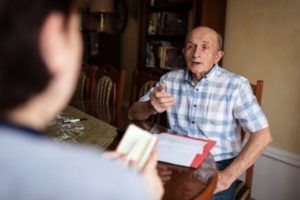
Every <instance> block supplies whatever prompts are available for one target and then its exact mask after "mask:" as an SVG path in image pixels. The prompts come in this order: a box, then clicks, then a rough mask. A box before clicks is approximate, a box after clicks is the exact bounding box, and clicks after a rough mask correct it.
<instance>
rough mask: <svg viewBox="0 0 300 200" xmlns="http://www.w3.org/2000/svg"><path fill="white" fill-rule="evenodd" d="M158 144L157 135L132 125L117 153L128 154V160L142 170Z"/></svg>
mask: <svg viewBox="0 0 300 200" xmlns="http://www.w3.org/2000/svg"><path fill="white" fill-rule="evenodd" d="M156 143H157V136H156V135H153V134H151V133H150V132H148V131H145V130H143V129H141V128H139V127H137V126H136V125H134V124H131V125H129V126H128V128H127V130H126V132H125V134H124V136H123V138H122V140H121V142H120V144H119V145H118V147H117V150H116V151H117V152H120V153H123V154H126V155H127V156H126V158H127V159H128V160H133V161H135V162H136V163H137V169H138V170H141V169H143V167H144V165H145V163H146V162H147V160H148V159H149V156H150V154H151V152H152V151H153V149H154V148H155V145H156Z"/></svg>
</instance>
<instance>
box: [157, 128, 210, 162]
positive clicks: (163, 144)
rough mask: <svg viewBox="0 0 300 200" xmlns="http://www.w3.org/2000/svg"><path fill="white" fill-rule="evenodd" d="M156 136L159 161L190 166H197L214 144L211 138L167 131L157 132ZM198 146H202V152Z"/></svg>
mask: <svg viewBox="0 0 300 200" xmlns="http://www.w3.org/2000/svg"><path fill="white" fill-rule="evenodd" d="M158 138H159V141H158V154H159V156H158V160H159V161H162V162H167V163H171V164H175V165H181V166H186V167H192V168H198V167H199V166H200V165H201V163H202V162H203V160H204V159H205V158H206V157H207V156H208V154H209V153H210V151H211V149H212V148H213V147H214V145H215V144H216V141H213V140H207V139H200V138H193V137H188V136H184V135H174V134H169V133H162V134H158ZM198 146H199V148H200V149H201V147H202V146H203V149H202V152H199V151H198V150H199V148H198ZM200 146H201V147H200Z"/></svg>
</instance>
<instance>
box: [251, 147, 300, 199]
mask: <svg viewBox="0 0 300 200" xmlns="http://www.w3.org/2000/svg"><path fill="white" fill-rule="evenodd" d="M287 158H289V159H287ZM299 185H300V156H298V155H296V154H291V153H289V152H286V151H282V150H280V149H276V148H269V149H267V151H266V152H265V153H264V155H263V156H262V157H261V158H260V159H259V160H258V161H257V162H256V164H255V167H254V177H253V191H252V198H254V199H256V200H287V199H289V200H297V199H300V187H299Z"/></svg>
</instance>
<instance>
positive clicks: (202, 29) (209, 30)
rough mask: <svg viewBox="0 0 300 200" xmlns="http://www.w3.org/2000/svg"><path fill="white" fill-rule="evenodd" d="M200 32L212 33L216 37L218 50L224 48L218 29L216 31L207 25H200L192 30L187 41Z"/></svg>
mask: <svg viewBox="0 0 300 200" xmlns="http://www.w3.org/2000/svg"><path fill="white" fill-rule="evenodd" d="M198 34H206V35H211V36H212V37H213V38H214V39H215V43H216V44H217V46H218V50H222V47H223V39H222V36H221V35H220V34H219V33H218V32H217V31H215V30H214V29H212V28H209V27H207V26H199V27H197V28H194V29H193V30H191V31H190V32H189V34H188V35H187V37H186V42H187V41H189V40H190V38H192V37H193V36H195V35H198Z"/></svg>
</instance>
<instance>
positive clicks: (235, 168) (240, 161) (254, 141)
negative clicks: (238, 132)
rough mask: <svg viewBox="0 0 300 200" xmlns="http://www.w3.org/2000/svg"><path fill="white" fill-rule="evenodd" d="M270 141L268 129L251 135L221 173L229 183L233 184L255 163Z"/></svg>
mask: <svg viewBox="0 0 300 200" xmlns="http://www.w3.org/2000/svg"><path fill="white" fill-rule="evenodd" d="M271 141H272V136H271V132H270V129H269V128H265V129H262V130H260V131H258V132H255V133H252V134H251V136H250V138H249V140H248V142H247V143H246V145H245V146H244V148H243V149H242V151H241V152H240V154H239V155H238V156H237V157H236V158H235V159H234V161H233V162H232V163H231V164H230V165H229V166H228V167H227V168H226V169H225V170H223V171H222V172H221V173H222V174H223V175H224V176H225V177H227V178H228V179H229V182H233V181H234V180H236V179H237V178H238V177H240V176H241V175H242V174H243V173H244V172H245V171H246V170H247V169H248V168H249V167H250V166H251V165H253V164H254V163H255V161H256V160H257V159H258V157H259V156H260V155H261V154H262V152H263V151H264V149H265V148H266V147H267V146H268V144H270V143H271Z"/></svg>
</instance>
